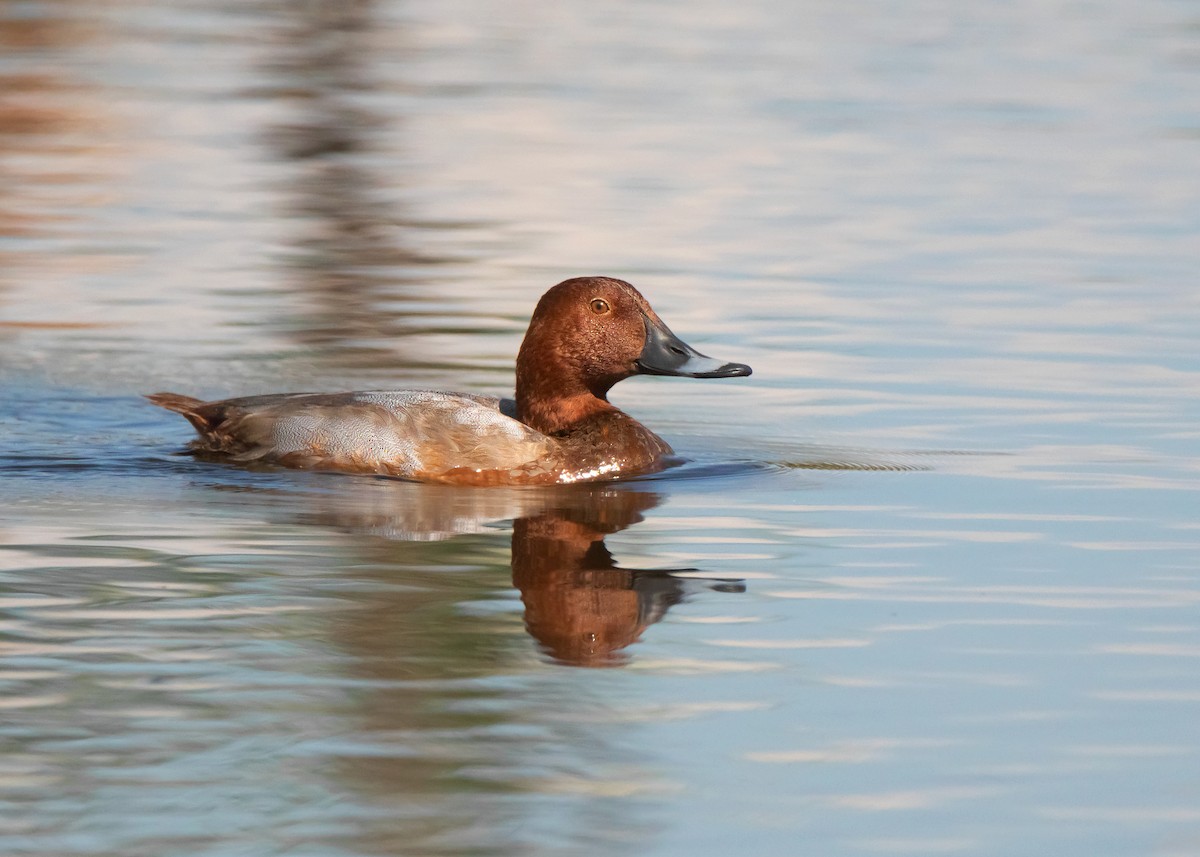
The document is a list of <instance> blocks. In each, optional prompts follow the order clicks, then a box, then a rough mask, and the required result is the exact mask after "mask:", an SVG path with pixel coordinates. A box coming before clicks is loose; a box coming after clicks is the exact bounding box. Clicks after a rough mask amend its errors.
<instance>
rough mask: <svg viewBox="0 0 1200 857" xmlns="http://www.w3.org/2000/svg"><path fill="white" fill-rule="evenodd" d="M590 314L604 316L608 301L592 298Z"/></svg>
mask: <svg viewBox="0 0 1200 857" xmlns="http://www.w3.org/2000/svg"><path fill="white" fill-rule="evenodd" d="M592 312H594V313H595V314H596V315H604V314H605V313H606V312H608V301H606V300H605V299H604V298H592Z"/></svg>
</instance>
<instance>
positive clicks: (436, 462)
mask: <svg viewBox="0 0 1200 857" xmlns="http://www.w3.org/2000/svg"><path fill="white" fill-rule="evenodd" d="M147 398H149V399H150V401H152V402H154V403H155V404H156V405H160V406H161V407H164V408H167V409H168V410H171V411H176V412H177V413H180V414H182V415H183V416H185V417H187V418H188V420H189V421H191V423H192V425H193V426H195V428H196V431H197V432H198V433H199V435H200V438H199V439H198V440H197V441H195V443H194V444H193V447H194V448H195V449H197V450H201V451H206V452H214V453H221V454H224V455H227V456H229V457H230V458H232V459H234V460H237V461H242V462H250V461H263V462H273V463H277V464H282V465H285V466H288V467H300V468H306V469H316V470H338V471H342V472H351V473H377V474H380V475H386V476H399V477H402V478H405V479H419V480H432V481H443V480H445V481H454V482H463V481H473V480H472V478H471V477H472V475H473V474H477V475H478V481H480V482H488V481H508V479H507V474H508V473H509V471H514V470H522V468H527V467H528V465H530V464H531V463H533V462H537V461H539V460H543V459H545V458H546V456H547V454H548V452H549V450H550V447H551V445H552V442H551V440H550V439H549V438H547V437H546V436H545V435H543V434H541V433H540V432H537V431H535V430H533V429H531V428H529V427H528V426H526V425H524V424H523V423H521V422H519V421H517V420H515V419H513V418H512V417H509V416H506V415H505V414H504V413H502V412H501V410H500V400H499V399H495V398H489V397H486V396H474V395H470V394H466V393H443V392H436V391H431V390H388V391H366V392H356V393H332V394H330V393H284V394H279V395H270V396H249V397H246V398H240V399H223V400H220V401H215V402H202V401H200V400H199V399H193V398H190V397H188V396H180V395H177V394H174V393H156V394H155V395H152V396H148V397H147Z"/></svg>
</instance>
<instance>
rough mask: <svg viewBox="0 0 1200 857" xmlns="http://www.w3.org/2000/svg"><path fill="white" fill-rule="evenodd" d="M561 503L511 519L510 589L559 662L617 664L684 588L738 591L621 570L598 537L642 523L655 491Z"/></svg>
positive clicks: (581, 495) (660, 573)
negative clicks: (535, 512) (630, 646)
mask: <svg viewBox="0 0 1200 857" xmlns="http://www.w3.org/2000/svg"><path fill="white" fill-rule="evenodd" d="M564 500H566V501H567V502H564V503H562V504H560V505H555V506H551V507H549V508H547V509H546V510H545V511H543V512H541V513H539V514H535V515H529V516H527V517H523V518H518V519H516V520H515V521H514V522H513V538H512V569H513V585H514V586H516V587H517V589H519V590H520V591H521V600H522V602H524V604H525V628H526V629H527V630H528V631H529V634H530V636H532V637H533V638H534V639H535V640H537V641H538V643H539V644H541V646H542V648H543V650H544V651H545V652H546V653H547V654H548V655H550V656H551V657H552V658H554V659H555V660H557V661H559V662H560V663H564V664H571V665H575V666H588V667H607V666H620V665H622V664H624V663H626V662H627V660H628V657H627V655H626V654H625V653H624V651H623V650H624V649H625V648H626V647H627V646H629V645H630V644H632V643H635V642H637V641H638V640H639V639H640V638H641V636H642V633H643V632H644V631H645V630H646V627H647V626H648V625H651V624H653V623H654V622H657V621H658V620H659V619H661V618H662V617H663V616H664V615H665V614H666V611H667V610H668V609H669V608H670V607H671V606H672V605H674V604H678V603H679V602H680V601H682V600H683V599H684V598H685V597H686V596H687V594H688V593H689V591H690V590H693V589H695V588H697V587H703V586H710V587H713V588H718V589H721V590H722V591H742V590H743V589H744V586H743V584H742V583H741V582H740V581H715V582H714V581H702V580H697V579H690V578H687V577H681V576H679V573H681V572H688V571H694V570H695V569H657V570H648V569H625V568H618V567H617V561H616V560H615V559H614V558H613V555H612V553H611V552H609V550H608V548H607V547H606V546H605V544H604V539H605V537H606V536H609V535H611V534H613V533H616V532H619V531H621V530H623V529H625V528H627V527H629V526H632V525H633V524H636V523H638V522H639V521H641V520H642V518H643V516H642V513H643V512H645V511H646V510H648V509H652V508H654V507H655V506H657V505H658V504H659V503H660V502H661V498H660V497H659V495H657V494H653V493H650V492H647V491H637V490H630V489H624V488H611V487H610V488H600V489H594V490H592V491H581V492H577V493H575V494H574V495H573V496H571V497H570V498H569V499H568V498H564Z"/></svg>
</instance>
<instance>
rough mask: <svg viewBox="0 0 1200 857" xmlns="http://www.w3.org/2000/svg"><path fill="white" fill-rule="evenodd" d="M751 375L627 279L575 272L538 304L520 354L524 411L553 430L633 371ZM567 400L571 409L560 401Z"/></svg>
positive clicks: (602, 397) (520, 400)
mask: <svg viewBox="0 0 1200 857" xmlns="http://www.w3.org/2000/svg"><path fill="white" fill-rule="evenodd" d="M749 374H750V367H749V366H747V365H745V364H744V363H726V362H725V361H722V360H714V359H713V358H711V357H706V356H705V355H703V354H701V353H700V352H699V351H697V350H696V349H694V348H692V347H691V346H690V345H688V344H687V343H686V342H684V341H683V340H681V339H680V338H679V337H677V336H676V335H675V334H674V333H672V332H671V329H670V328H669V327H667V325H666V324H665V323H664V322H663V320H662V319H661V318H659V317H658V313H656V312H655V311H654V309H653V308H652V307H651V306H650V304H649V303H648V302H647V301H646V299H645V298H644V297H642V295H641V293H639V292H638V290H637V289H635V288H634V287H633V286H631V285H630V284H629V283H627V282H625V281H624V280H617V279H613V278H611V277H576V278H574V279H570V280H564V281H563V282H561V283H559V284H558V285H557V286H555V287H554V288H552V289H550V291H548V292H546V294H544V295H542V299H541V300H540V301H538V305H537V308H536V309H535V310H534V311H533V318H532V319H531V320H530V322H529V330H528V332H526V334H525V341H524V342H523V343H522V344H521V351H520V353H519V354H518V356H517V390H516V392H517V410H518V414H519V415H520V417H521V420H522V421H523V422H525V423H526V424H528V425H530V426H533V427H534V428H537V429H539V430H540V431H543V432H547V433H552V432H554V431H561V430H563V429H564V428H569V421H570V419H571V413H575V412H579V411H581V409H583V408H584V404H583V403H582V402H580V401H578V400H579V398H580V397H584V398H590V399H592V400H598V402H605V401H606V396H607V394H608V391H609V390H610V389H611V388H612V386H613V385H614V384H616V383H617V382H618V381H622V380H624V379H625V378H628V377H630V376H632V375H678V376H681V377H686V378H734V377H738V376H742V375H749ZM568 399H571V400H574V403H573V404H572V406H571V407H570V408H566V409H563V408H560V407H555V403H556V402H564V401H565V400H568ZM582 416H587V414H586V413H583V414H582ZM564 420H567V421H568V425H563V424H562V423H563V421H564Z"/></svg>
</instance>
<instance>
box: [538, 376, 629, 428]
mask: <svg viewBox="0 0 1200 857" xmlns="http://www.w3.org/2000/svg"><path fill="white" fill-rule="evenodd" d="M613 413H620V411H618V410H617V408H616V407H615V406H614V405H612V404H610V403H609V402H608V401H607V400H606V399H602V398H599V397H598V396H596V395H595V394H594V393H592V392H591V391H590V390H587V389H586V388H580V389H578V390H574V391H564V390H562V389H558V390H554V388H551V392H549V393H548V394H547V391H545V390H537V389H534V390H530V389H527V388H525V387H523V386H521V385H518V386H517V419H519V420H520V421H521V422H523V423H525V425H527V426H529V427H530V428H532V429H536V430H537V431H540V432H541V433H542V434H549V435H560V434H566V433H569V432H571V431H573V430H574V429H577V428H579V427H580V426H582V425H584V424H585V423H587V422H588V421H590V420H592V419H594V418H596V417H598V416H602V415H604V414H613Z"/></svg>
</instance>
